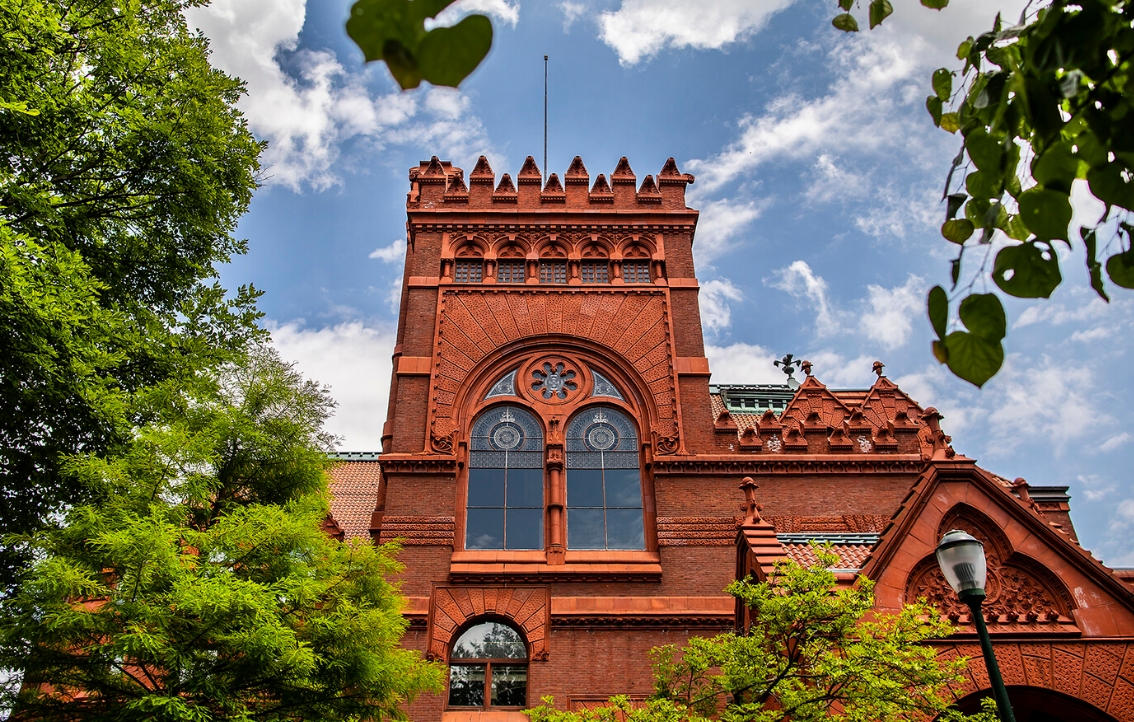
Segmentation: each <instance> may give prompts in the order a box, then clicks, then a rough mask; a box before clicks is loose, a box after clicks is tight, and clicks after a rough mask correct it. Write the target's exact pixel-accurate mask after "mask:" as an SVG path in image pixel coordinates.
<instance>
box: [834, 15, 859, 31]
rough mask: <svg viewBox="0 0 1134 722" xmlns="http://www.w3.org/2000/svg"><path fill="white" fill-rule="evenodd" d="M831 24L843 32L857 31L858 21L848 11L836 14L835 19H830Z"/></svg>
mask: <svg viewBox="0 0 1134 722" xmlns="http://www.w3.org/2000/svg"><path fill="white" fill-rule="evenodd" d="M831 24H832V25H834V26H835V27H836V28H838V29H839V30H842V31H843V32H844V33H857V32H858V21H857V20H855V19H854V15H851V14H850V13H843V14H842V15H836V16H835V19H834V20H832V21H831Z"/></svg>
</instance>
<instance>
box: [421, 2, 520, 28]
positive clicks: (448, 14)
mask: <svg viewBox="0 0 1134 722" xmlns="http://www.w3.org/2000/svg"><path fill="white" fill-rule="evenodd" d="M470 13H481V14H483V15H489V16H491V17H492V18H493V19H494V20H496V21H497V22H500V23H508V24H509V25H511V26H512V27H516V23H518V22H520V3H519V2H518V1H517V2H514V3H510V2H508V0H457V2H455V3H453V4H452V5H450V6H449V7H447V8H445V9H444V10H442V11H441V14H439V15H438V16H437V19H436V20H429V21H426V25H425V26H426V28H427V29H428V28H432V27H434V26H437V25H454V24H456V22H457V21H458V20H460V19H461V18H463V17H464V16H465V15H468V14H470Z"/></svg>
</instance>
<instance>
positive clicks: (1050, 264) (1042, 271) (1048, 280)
mask: <svg viewBox="0 0 1134 722" xmlns="http://www.w3.org/2000/svg"><path fill="white" fill-rule="evenodd" d="M1045 254H1046V255H1047V258H1044V255H1045ZM992 280H993V282H995V283H996V285H997V286H998V287H999V288H1000V290H1001V291H1004V292H1005V293H1007V294H1009V295H1011V296H1015V297H1016V298H1050V297H1051V292H1052V291H1054V290H1055V289H1056V287H1057V286H1059V284H1060V283H1062V281H1063V276H1062V275H1061V274H1060V273H1059V259H1058V258H1056V256H1055V250H1054V249H1053V248H1051V247H1050V245H1049V246H1048V247H1047V249H1046V250H1045V249H1041V248H1040V247H1039V246H1037V245H1036V243H1035V242H1031V243H1023V244H1020V245H1018V246H1007V247H1005V248H1002V249H1000V252H999V253H997V254H996V261H995V263H994V264H993V267H992Z"/></svg>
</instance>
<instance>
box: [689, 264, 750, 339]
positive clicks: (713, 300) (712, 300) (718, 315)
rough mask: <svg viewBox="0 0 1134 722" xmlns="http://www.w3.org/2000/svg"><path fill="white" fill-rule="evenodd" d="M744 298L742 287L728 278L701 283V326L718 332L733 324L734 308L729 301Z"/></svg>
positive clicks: (711, 331)
mask: <svg viewBox="0 0 1134 722" xmlns="http://www.w3.org/2000/svg"><path fill="white" fill-rule="evenodd" d="M742 298H744V294H742V293H741V292H740V289H739V288H737V287H736V286H735V285H733V283H732V281H730V280H728V279H727V278H724V279H714V280H712V281H709V282H707V283H702V284H701V292H700V294H699V296H698V300H699V301H700V304H699V305H700V306H701V326H702V327H703V328H705V329H706V330H707V331H709V332H710V333H714V334H716V333H718V332H720V331H723V330H725V329H726V328H728V327H729V326H730V325H731V324H732V309H731V308H730V307H729V305H728V302H729V301H739V300H741V299H742Z"/></svg>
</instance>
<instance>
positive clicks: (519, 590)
mask: <svg viewBox="0 0 1134 722" xmlns="http://www.w3.org/2000/svg"><path fill="white" fill-rule="evenodd" d="M480 617H484V618H490V619H491V618H496V619H505V620H508V621H509V622H511V623H513V624H515V625H516V626H517V627H519V628H520V629H521V630H522V631H523V634H524V637H526V638H527V642H528V649H529V650H530V654H531V659H532V661H546V660H547V658H548V656H549V651H548V629H549V628H550V625H551V604H550V602H549V595H548V591H547V587H508V588H498V587H465V586H461V587H447V586H436V587H434V588H433V599H432V603H431V605H430V611H429V631H428V637H429V648H428V650H427V651H426V654H425V656H426V659H429V660H433V661H446V660H448V659H449V647H450V645H451V644H452V642H453V639H454V638H455V637H456V634H457V632H459V631H460V630H461V628H463V627H464V626H466V625H467V624H468V623H469V622H471V621H472V620H474V619H477V618H480Z"/></svg>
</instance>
